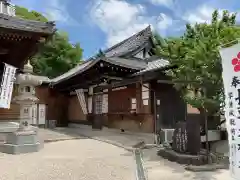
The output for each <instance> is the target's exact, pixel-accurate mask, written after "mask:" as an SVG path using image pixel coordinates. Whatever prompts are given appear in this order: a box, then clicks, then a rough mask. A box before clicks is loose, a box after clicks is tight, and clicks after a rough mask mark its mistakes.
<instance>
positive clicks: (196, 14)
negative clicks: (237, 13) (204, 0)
mask: <svg viewBox="0 0 240 180" xmlns="http://www.w3.org/2000/svg"><path fill="white" fill-rule="evenodd" d="M215 9H217V8H213V7H211V6H208V5H206V4H204V5H201V6H199V7H198V8H197V9H195V10H192V11H189V12H186V13H185V14H184V15H183V19H184V20H185V21H187V22H189V23H190V24H195V23H205V22H206V23H211V20H212V13H213V11H214V10H215ZM218 12H219V18H221V17H222V13H223V9H218ZM230 13H232V12H230Z"/></svg>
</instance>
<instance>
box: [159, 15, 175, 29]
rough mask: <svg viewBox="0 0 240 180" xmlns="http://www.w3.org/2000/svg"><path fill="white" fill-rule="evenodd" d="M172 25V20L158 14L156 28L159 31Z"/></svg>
mask: <svg viewBox="0 0 240 180" xmlns="http://www.w3.org/2000/svg"><path fill="white" fill-rule="evenodd" d="M172 24H173V19H172V18H171V17H169V16H167V15H166V14H163V13H160V15H159V17H158V23H157V26H158V28H159V29H167V28H168V27H169V26H171V25H172Z"/></svg>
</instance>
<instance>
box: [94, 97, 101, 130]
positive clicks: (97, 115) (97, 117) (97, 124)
mask: <svg viewBox="0 0 240 180" xmlns="http://www.w3.org/2000/svg"><path fill="white" fill-rule="evenodd" d="M102 103H103V95H102V94H95V95H94V117H93V123H92V128H93V129H102V124H103V117H102Z"/></svg>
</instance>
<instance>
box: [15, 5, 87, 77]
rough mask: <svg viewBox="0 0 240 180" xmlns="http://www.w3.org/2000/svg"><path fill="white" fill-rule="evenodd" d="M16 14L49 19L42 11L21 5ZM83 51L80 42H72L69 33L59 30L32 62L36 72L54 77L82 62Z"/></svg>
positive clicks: (40, 19)
mask: <svg viewBox="0 0 240 180" xmlns="http://www.w3.org/2000/svg"><path fill="white" fill-rule="evenodd" d="M16 15H17V16H18V17H20V18H24V19H28V20H35V21H41V22H47V21H48V20H47V18H46V17H44V16H43V15H42V14H41V13H38V12H36V11H29V10H28V9H26V8H24V7H19V6H16ZM82 53H83V50H82V48H81V47H80V44H79V43H76V44H71V43H70V42H69V38H68V34H67V33H65V32H59V31H57V32H56V33H55V34H54V35H53V37H52V40H51V41H49V42H47V43H46V44H45V45H44V46H43V47H42V48H41V49H40V51H39V52H38V53H37V54H36V55H35V56H34V57H33V58H32V60H31V62H32V65H33V68H34V72H35V73H36V74H38V75H42V76H48V77H50V78H53V77H56V76H58V75H61V74H63V73H65V72H66V71H68V70H70V69H71V68H73V67H75V66H76V65H77V64H79V63H81V62H82V60H81V59H82Z"/></svg>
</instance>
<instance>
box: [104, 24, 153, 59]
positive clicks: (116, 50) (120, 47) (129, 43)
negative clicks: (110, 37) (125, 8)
mask: <svg viewBox="0 0 240 180" xmlns="http://www.w3.org/2000/svg"><path fill="white" fill-rule="evenodd" d="M151 38H152V31H151V26H148V27H147V28H145V29H143V30H142V31H140V32H138V33H136V34H134V35H133V36H131V37H129V38H127V39H125V40H124V41H122V42H120V43H118V44H116V45H114V46H112V47H111V48H109V49H107V50H105V51H104V52H103V53H104V54H105V56H106V57H113V56H115V57H116V56H117V57H119V56H124V55H126V54H129V53H132V52H134V51H137V50H138V49H139V48H141V47H143V46H145V45H146V44H147V43H149V42H150V40H151Z"/></svg>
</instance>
